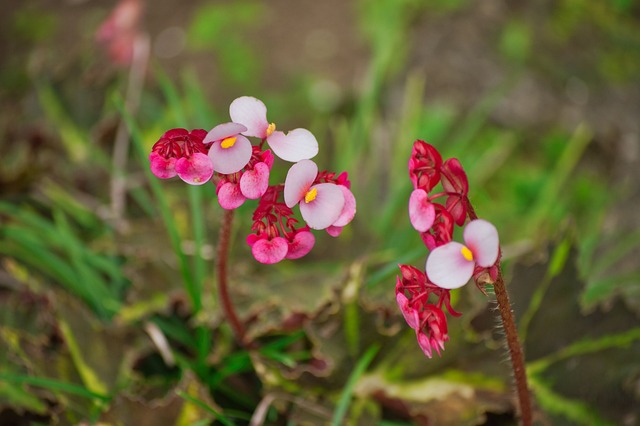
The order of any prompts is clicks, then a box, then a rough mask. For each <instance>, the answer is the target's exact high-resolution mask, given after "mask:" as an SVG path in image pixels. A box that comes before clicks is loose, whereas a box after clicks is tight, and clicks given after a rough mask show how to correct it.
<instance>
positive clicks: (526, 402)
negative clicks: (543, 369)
mask: <svg viewBox="0 0 640 426" xmlns="http://www.w3.org/2000/svg"><path fill="white" fill-rule="evenodd" d="M465 204H466V205H467V213H468V215H469V219H471V220H474V219H477V218H478V216H477V215H476V212H475V210H474V209H473V207H472V206H471V203H470V202H469V200H468V199H467V200H466V202H465ZM501 256H502V253H500V254H499V256H498V260H497V261H496V264H497V265H498V277H497V278H496V281H495V283H493V289H494V292H495V294H496V301H497V302H498V309H499V310H500V318H501V319H502V326H503V328H504V331H505V335H506V337H507V346H508V347H509V356H510V357H511V368H512V369H513V377H514V379H515V382H516V392H517V394H518V402H519V406H520V420H521V421H522V424H523V425H524V426H531V425H532V424H533V420H532V411H531V395H530V394H529V386H528V385H527V370H526V365H525V362H524V352H523V351H522V346H521V345H520V339H519V337H518V330H517V328H516V323H515V320H514V318H513V310H512V309H511V302H510V301H509V294H508V293H507V288H506V286H505V284H504V278H503V276H502V268H501V267H500V257H501Z"/></svg>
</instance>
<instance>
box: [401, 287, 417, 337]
mask: <svg viewBox="0 0 640 426" xmlns="http://www.w3.org/2000/svg"><path fill="white" fill-rule="evenodd" d="M396 302H397V303H398V307H399V308H400V312H402V315H403V316H404V320H405V321H406V322H407V324H409V327H411V328H413V329H416V328H418V326H419V325H420V317H419V316H418V311H417V310H416V309H414V308H413V307H412V306H411V303H409V299H407V296H405V295H404V293H396Z"/></svg>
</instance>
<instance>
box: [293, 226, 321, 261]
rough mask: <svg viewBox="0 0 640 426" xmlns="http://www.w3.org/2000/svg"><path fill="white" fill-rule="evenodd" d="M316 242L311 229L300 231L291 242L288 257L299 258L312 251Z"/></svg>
mask: <svg viewBox="0 0 640 426" xmlns="http://www.w3.org/2000/svg"><path fill="white" fill-rule="evenodd" d="M315 243H316V237H314V236H313V234H312V233H311V232H309V231H301V232H298V233H297V234H296V235H295V237H293V241H292V242H290V243H289V251H288V252H287V259H299V258H301V257H303V256H305V255H306V254H307V253H309V252H310V251H311V249H312V248H313V245H314V244H315Z"/></svg>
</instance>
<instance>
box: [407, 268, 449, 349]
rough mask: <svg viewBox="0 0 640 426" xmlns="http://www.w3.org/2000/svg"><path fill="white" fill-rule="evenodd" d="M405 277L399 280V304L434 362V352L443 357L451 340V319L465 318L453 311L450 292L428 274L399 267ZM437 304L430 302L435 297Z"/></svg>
mask: <svg viewBox="0 0 640 426" xmlns="http://www.w3.org/2000/svg"><path fill="white" fill-rule="evenodd" d="M398 266H399V267H400V272H401V274H402V276H401V277H397V278H396V302H397V303H398V307H399V308H400V311H401V312H402V315H403V316H404V319H405V321H406V322H407V324H408V325H409V327H411V328H412V329H414V330H415V332H416V340H417V341H418V345H419V346H420V348H421V349H422V351H423V352H424V354H425V355H426V356H427V357H429V358H431V357H432V355H433V350H434V349H435V351H436V352H437V353H438V355H440V351H441V350H444V344H445V342H446V341H448V340H449V335H448V334H447V332H448V328H447V317H446V315H445V309H446V311H447V312H449V314H450V315H453V316H456V317H457V316H460V315H461V314H460V313H458V312H456V311H455V310H453V308H452V307H451V295H450V292H449V290H447V289H445V288H441V287H438V286H437V285H435V284H434V283H432V282H430V281H429V279H428V278H427V276H426V275H425V273H424V272H422V271H420V270H419V269H417V268H415V267H413V266H409V265H398ZM432 295H433V296H434V297H435V299H436V300H435V301H434V302H435V303H433V302H431V303H430V302H429V298H431V296H432Z"/></svg>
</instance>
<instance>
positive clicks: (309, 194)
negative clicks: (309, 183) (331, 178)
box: [304, 188, 318, 204]
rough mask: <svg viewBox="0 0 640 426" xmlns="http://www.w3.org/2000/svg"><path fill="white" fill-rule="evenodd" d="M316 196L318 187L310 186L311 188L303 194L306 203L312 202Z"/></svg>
mask: <svg viewBox="0 0 640 426" xmlns="http://www.w3.org/2000/svg"><path fill="white" fill-rule="evenodd" d="M317 196H318V189H317V188H311V190H310V191H309V192H307V193H306V194H305V196H304V202H305V203H307V204H308V203H310V202H312V201H313V200H315V199H316V197H317Z"/></svg>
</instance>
